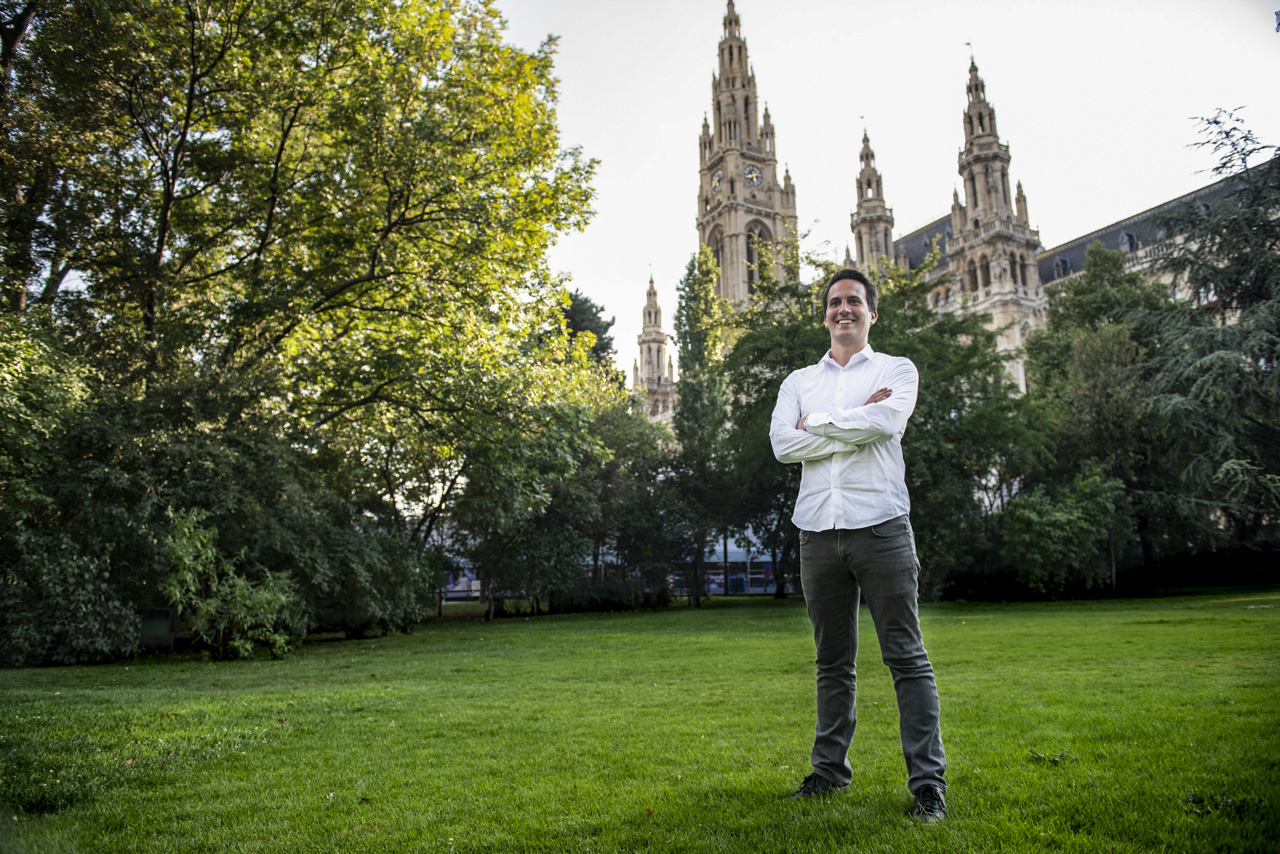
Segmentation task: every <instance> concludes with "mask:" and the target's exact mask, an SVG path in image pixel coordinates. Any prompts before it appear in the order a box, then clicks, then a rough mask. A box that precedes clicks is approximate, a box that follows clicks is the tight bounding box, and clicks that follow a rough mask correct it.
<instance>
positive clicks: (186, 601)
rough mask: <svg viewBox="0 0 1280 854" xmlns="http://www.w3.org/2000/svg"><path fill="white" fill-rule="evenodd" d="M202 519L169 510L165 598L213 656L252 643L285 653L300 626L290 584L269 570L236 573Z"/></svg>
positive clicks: (245, 650) (231, 654) (233, 653)
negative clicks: (253, 574) (247, 574)
mask: <svg viewBox="0 0 1280 854" xmlns="http://www.w3.org/2000/svg"><path fill="white" fill-rule="evenodd" d="M205 518H207V514H204V513H200V512H191V511H182V512H177V513H174V514H173V528H172V530H171V532H170V534H169V538H168V541H167V542H166V543H165V555H166V557H167V558H168V559H169V563H170V567H171V570H170V573H169V575H168V577H166V578H165V580H164V584H163V585H162V587H163V590H164V594H165V597H166V598H167V599H168V600H169V603H170V604H172V605H175V606H177V608H178V611H179V614H180V615H181V617H182V618H183V619H184V620H185V621H186V623H187V625H189V626H190V627H191V630H192V631H193V632H194V633H195V636H196V638H197V639H199V640H200V642H201V643H203V644H205V645H206V646H208V647H209V649H210V650H211V651H212V653H213V657H214V658H215V659H226V658H248V657H250V656H251V655H252V654H253V647H254V644H263V645H265V646H267V647H268V648H270V650H271V654H272V655H274V656H277V657H279V656H282V655H284V654H286V653H287V652H288V651H289V649H290V647H291V646H293V645H294V644H296V643H297V641H298V640H300V639H301V634H302V629H303V626H304V625H305V622H304V620H303V617H302V614H301V608H300V605H301V603H300V602H299V600H298V596H297V592H296V590H295V588H294V585H293V583H292V582H291V581H290V580H289V579H288V578H287V577H283V576H279V575H274V574H272V573H270V572H262V573H261V577H260V578H258V579H256V580H250V579H248V578H246V577H244V576H242V575H240V574H239V573H237V572H236V567H235V565H234V564H233V563H232V561H229V560H227V559H226V558H225V557H223V556H222V555H220V554H219V553H218V551H217V549H216V547H215V546H214V537H215V536H216V532H215V531H213V530H211V529H209V528H205V527H202V525H201V523H202V522H203V521H204V520H205ZM238 557H243V555H240V556H238Z"/></svg>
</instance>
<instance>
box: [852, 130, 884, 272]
mask: <svg viewBox="0 0 1280 854" xmlns="http://www.w3.org/2000/svg"><path fill="white" fill-rule="evenodd" d="M858 161H859V162H860V163H861V164H862V170H861V171H860V172H859V173H858V204H857V209H856V211H855V212H854V214H853V216H852V217H851V218H850V220H849V228H850V230H852V231H853V242H854V245H855V246H856V247H857V252H858V266H860V267H862V268H863V269H864V270H865V269H868V268H870V267H874V266H876V265H877V264H879V263H880V260H881V259H882V258H888V259H889V260H890V261H892V260H893V254H894V253H893V211H892V210H890V209H889V207H888V206H887V205H886V204H885V200H884V184H883V182H882V181H881V179H880V170H878V169H876V153H875V152H874V151H873V150H872V149H871V137H870V136H869V135H868V134H867V132H866V131H865V130H864V131H863V132H862V151H861V152H860V153H859V154H858Z"/></svg>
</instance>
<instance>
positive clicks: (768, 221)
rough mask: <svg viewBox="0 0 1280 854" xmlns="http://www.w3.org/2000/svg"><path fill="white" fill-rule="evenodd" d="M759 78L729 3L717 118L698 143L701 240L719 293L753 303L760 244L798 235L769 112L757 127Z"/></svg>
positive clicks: (716, 86) (715, 88) (717, 77)
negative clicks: (711, 259)
mask: <svg viewBox="0 0 1280 854" xmlns="http://www.w3.org/2000/svg"><path fill="white" fill-rule="evenodd" d="M759 104H760V99H759V96H758V95H757V94H756V77H755V72H754V71H753V70H752V68H751V63H750V61H749V60H748V58H747V43H746V40H745V39H743V38H742V36H741V34H740V32H739V20H738V13H737V12H736V11H734V8H733V0H729V6H728V10H727V12H726V13H725V16H724V35H723V36H722V37H721V39H720V71H719V73H718V74H712V76H711V114H712V116H713V117H714V124H713V123H712V122H709V121H708V120H707V118H706V117H705V116H704V117H703V119H702V136H701V138H700V139H699V140H698V162H699V164H700V168H699V173H700V183H699V188H698V239H699V240H700V241H701V242H702V243H704V244H706V245H707V246H708V247H710V249H711V252H712V254H714V255H715V258H716V261H717V263H718V264H719V265H720V281H719V282H718V283H717V287H716V290H717V293H719V294H720V295H721V296H723V297H725V298H726V299H729V300H733V301H739V300H745V299H748V298H749V297H750V296H751V292H752V290H753V289H754V283H755V281H756V279H757V278H758V272H757V270H756V266H755V265H756V263H757V261H758V257H757V256H758V253H757V251H756V248H755V242H756V241H772V240H779V239H783V238H787V237H788V236H789V235H790V234H792V233H794V231H795V227H796V192H795V187H793V186H792V184H791V173H790V172H789V171H788V172H785V173H784V175H783V179H782V182H781V183H779V182H778V165H777V164H778V160H777V156H776V153H775V151H774V130H773V122H772V121H771V120H770V117H769V110H768V108H767V107H766V108H765V110H764V116H763V119H762V120H761V121H760V122H757V121H756V113H757V110H758V108H759Z"/></svg>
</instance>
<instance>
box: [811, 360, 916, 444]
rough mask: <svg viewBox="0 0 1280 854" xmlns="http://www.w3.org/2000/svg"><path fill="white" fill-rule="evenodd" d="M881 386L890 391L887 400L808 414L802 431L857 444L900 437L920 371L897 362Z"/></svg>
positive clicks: (912, 404) (912, 406)
mask: <svg viewBox="0 0 1280 854" xmlns="http://www.w3.org/2000/svg"><path fill="white" fill-rule="evenodd" d="M881 387H883V388H890V389H892V390H893V394H892V395H890V397H889V399H888V400H882V401H880V402H879V403H871V404H867V405H864V406H855V407H852V408H849V409H837V410H833V411H831V412H811V413H809V417H808V418H806V419H805V422H804V426H805V431H806V432H808V433H810V434H813V435H814V436H820V437H823V438H827V439H838V440H840V441H842V442H851V443H854V444H859V445H862V444H867V443H869V442H886V441H888V440H889V439H892V438H893V437H894V436H897V435H900V434H901V433H902V431H904V430H906V429H907V419H908V418H910V417H911V413H912V412H914V411H915V408H916V395H917V393H918V392H919V390H920V372H919V371H917V370H916V366H915V365H914V364H912V362H911V360H910V359H897V360H896V364H895V365H894V366H893V368H891V369H890V370H889V372H888V373H887V374H886V376H885V378H884V382H883V383H882V384H881ZM799 417H800V416H799V415H797V416H796V418H797V419H799Z"/></svg>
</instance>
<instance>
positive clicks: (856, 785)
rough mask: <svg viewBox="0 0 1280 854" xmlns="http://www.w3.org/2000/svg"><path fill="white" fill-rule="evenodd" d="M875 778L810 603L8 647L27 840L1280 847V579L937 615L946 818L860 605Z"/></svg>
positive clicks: (686, 847)
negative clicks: (901, 721) (22, 656)
mask: <svg viewBox="0 0 1280 854" xmlns="http://www.w3.org/2000/svg"><path fill="white" fill-rule="evenodd" d="M863 616H864V621H863V624H862V644H863V646H862V655H861V657H860V664H861V665H862V666H861V672H860V676H861V679H860V680H859V681H860V685H859V688H860V690H859V696H858V700H859V725H858V733H857V737H856V738H855V741H854V746H853V751H852V757H851V758H852V762H853V766H854V780H853V784H852V785H851V786H850V787H849V789H848V790H847V791H846V792H843V793H840V794H837V795H832V796H829V797H827V798H823V799H818V800H814V801H788V800H783V798H784V796H785V795H787V794H788V793H789V792H790V791H791V790H792V789H793V788H794V787H795V786H796V785H797V784H798V782H799V781H800V778H801V777H803V776H804V774H806V773H807V772H808V770H809V768H808V761H807V757H808V750H809V742H810V738H811V735H812V728H813V693H814V687H813V662H812V659H813V646H812V640H811V638H810V636H809V625H808V619H807V617H806V616H805V612H804V608H803V604H802V603H801V602H799V601H798V600H794V599H793V600H791V601H788V602H774V601H772V600H768V599H757V600H721V601H717V602H714V603H713V604H712V605H711V606H710V607H707V608H704V609H702V610H700V611H694V610H689V609H673V610H670V611H665V612H657V613H634V614H619V615H583V616H569V617H541V618H534V619H528V620H527V619H523V618H518V619H513V620H507V621H500V622H496V623H483V622H474V621H459V620H445V621H443V622H437V623H433V624H430V625H426V626H423V627H422V628H421V629H420V630H419V631H418V632H417V633H415V634H413V635H408V636H395V637H387V638H380V639H376V640H367V641H346V642H327V643H316V644H312V645H309V646H307V647H305V648H303V649H302V650H300V651H299V652H297V653H295V654H294V655H293V656H291V657H290V658H288V659H286V660H283V661H269V660H261V661H253V662H243V663H221V664H211V663H207V662H204V661H202V660H200V659H199V658H198V657H195V656H189V657H170V658H161V657H157V658H151V659H145V660H139V661H134V662H130V663H128V664H120V665H111V666H103V667H69V668H54V669H44V670H26V671H3V672H0V721H2V723H0V761H2V762H3V767H0V775H2V779H0V797H3V799H4V800H5V801H6V802H7V803H8V804H10V806H6V807H5V808H3V810H0V824H2V825H3V826H2V827H0V850H3V851H5V852H10V851H13V852H24V851H41V852H43V851H53V852H58V851H79V852H106V851H140V852H142V851H145V852H182V851H193V852H194V851H245V852H248V851H263V852H277V851H279V852H311V851H332V852H418V851H441V852H448V851H453V852H464V851H465V852H501V851H547V852H561V851H572V852H586V851H598V852H609V851H747V852H756V851H779V852H781V851H798V852H818V851H857V852H878V851H883V852H917V851H938V852H958V851H981V852H989V851H1010V852H1019V851H1037V850H1044V851H1064V852H1112V851H1117V852H1138V851H1142V852H1147V851H1168V852H1210V851H1233V852H1235V851H1240V852H1244V851H1258V852H1262V851H1267V852H1274V851H1277V850H1280V728H1278V726H1277V724H1278V723H1280V592H1277V591H1244V592H1237V593H1221V594H1215V595H1206V596H1199V597H1186V598H1170V599H1153V600H1134V601H1105V602H1065V603H1050V604H1018V605H989V604H962V603H960V604H942V605H930V606H926V607H924V609H923V623H924V631H925V640H926V644H927V645H928V647H929V650H930V655H931V657H932V659H933V662H934V666H935V669H936V670H937V674H938V686H939V691H940V693H941V696H942V704H943V707H942V708H943V736H944V739H945V741H946V746H947V753H948V756H949V759H950V772H949V782H950V787H951V788H950V793H949V795H948V801H949V803H950V807H951V817H950V818H949V819H948V820H947V821H946V822H945V823H942V824H935V825H919V824H917V823H915V822H913V821H912V820H911V819H909V818H908V817H907V816H906V810H907V809H908V807H909V806H910V802H911V799H910V795H909V794H908V793H907V791H906V788H905V776H906V773H905V768H904V765H903V761H902V756H901V751H900V748H899V746H898V733H897V715H896V711H895V707H894V700H893V689H892V685H891V682H890V678H889V674H888V671H887V669H886V668H885V667H884V666H883V665H882V664H881V663H880V661H879V655H878V652H879V651H878V648H877V646H876V640H875V634H874V632H873V631H872V629H871V622H870V620H869V619H866V612H865V609H864V612H863Z"/></svg>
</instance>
